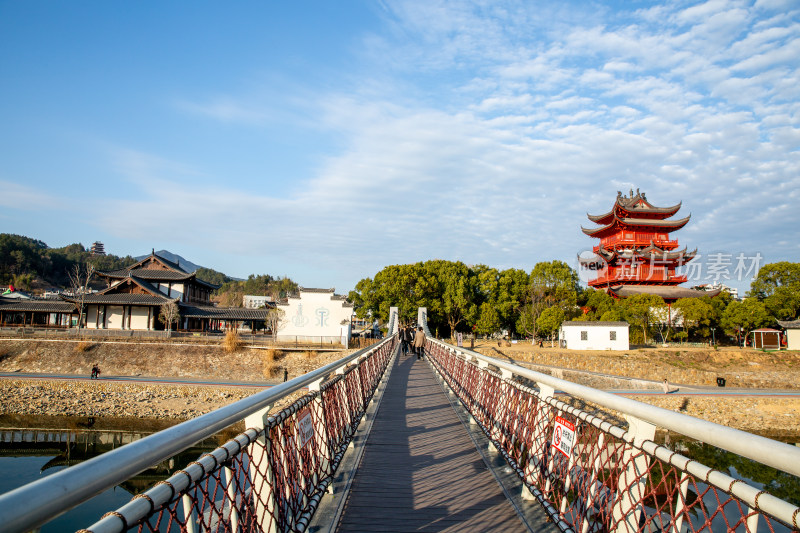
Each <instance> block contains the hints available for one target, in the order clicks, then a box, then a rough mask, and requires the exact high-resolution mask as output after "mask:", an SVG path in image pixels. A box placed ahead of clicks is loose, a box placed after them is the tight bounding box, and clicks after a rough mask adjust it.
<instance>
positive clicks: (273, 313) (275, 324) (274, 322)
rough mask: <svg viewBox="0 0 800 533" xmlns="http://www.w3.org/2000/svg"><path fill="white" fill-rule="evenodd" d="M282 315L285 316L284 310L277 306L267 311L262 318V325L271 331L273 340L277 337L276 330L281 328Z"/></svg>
mask: <svg viewBox="0 0 800 533" xmlns="http://www.w3.org/2000/svg"><path fill="white" fill-rule="evenodd" d="M284 316H286V312H285V311H284V310H283V309H278V308H277V307H276V308H274V309H270V310H269V311H267V316H266V317H265V318H264V325H265V326H266V327H267V329H269V330H270V331H271V332H272V340H273V341H274V340H276V339H277V338H278V330H279V329H281V326H282V325H283V319H284Z"/></svg>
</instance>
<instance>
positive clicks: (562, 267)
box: [517, 260, 580, 340]
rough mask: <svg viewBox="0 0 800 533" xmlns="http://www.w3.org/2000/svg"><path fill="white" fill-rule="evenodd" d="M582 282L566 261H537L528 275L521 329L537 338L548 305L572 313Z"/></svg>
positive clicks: (519, 325)
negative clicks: (543, 313) (542, 315)
mask: <svg viewBox="0 0 800 533" xmlns="http://www.w3.org/2000/svg"><path fill="white" fill-rule="evenodd" d="M579 290H580V285H579V282H578V274H577V273H576V272H575V271H574V270H573V269H572V268H570V266H569V265H567V264H566V263H564V262H563V261H558V260H555V261H550V262H541V263H537V264H536V265H535V266H534V267H533V270H531V275H530V277H529V281H528V286H527V288H526V291H525V298H524V303H523V305H522V308H521V312H520V318H519V320H518V321H517V327H518V330H521V331H520V333H522V332H524V333H525V334H527V335H531V336H532V337H533V339H534V340H535V338H536V335H537V333H538V324H537V321H538V320H539V316H540V315H541V314H542V312H543V311H544V310H545V309H547V308H548V307H552V306H558V307H560V308H561V309H562V310H563V311H564V314H565V315H566V314H568V313H569V312H571V311H572V310H573V309H574V307H575V303H576V302H577V299H578V291H579Z"/></svg>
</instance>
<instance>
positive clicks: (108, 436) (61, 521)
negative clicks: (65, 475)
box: [0, 417, 231, 533]
mask: <svg viewBox="0 0 800 533" xmlns="http://www.w3.org/2000/svg"><path fill="white" fill-rule="evenodd" d="M2 418H6V420H2V422H4V424H3V425H5V426H6V427H2V428H0V472H2V476H0V494H2V493H5V492H8V491H11V490H13V489H15V488H17V487H21V486H23V485H25V484H27V483H31V482H33V481H36V480H39V479H41V478H43V477H46V476H49V475H52V474H54V473H55V472H58V471H60V470H63V469H65V468H68V467H69V466H72V465H75V464H78V463H81V462H83V461H86V460H88V459H91V458H92V457H96V456H98V455H100V454H102V453H105V452H108V451H110V450H113V449H115V448H118V447H120V446H123V445H125V444H127V443H129V442H133V441H135V440H138V439H141V438H143V437H146V436H147V435H150V434H152V433H153V432H155V431H158V430H159V429H163V427H162V426H166V425H169V422H163V421H157V422H150V421H141V420H138V419H108V420H93V419H88V418H76V417H25V420H24V422H26V426H25V427H19V426H20V425H21V424H17V425H16V427H8V426H9V424H8V422H9V420H8V419H7V418H8V417H2ZM15 418H16V420H15V421H16V422H21V421H22V420H19V419H18V418H19V417H15ZM120 426H123V427H127V429H112V428H116V427H120ZM230 436H231V435H229V434H227V433H226V434H224V436H223V435H222V434H221V435H219V436H215V437H212V438H210V439H206V440H205V441H203V442H200V443H198V444H196V445H194V446H192V447H191V448H189V449H187V450H185V451H183V452H181V453H180V454H178V455H176V456H175V457H173V458H172V459H170V460H169V461H165V462H163V463H160V464H158V465H156V466H154V467H152V468H150V469H148V470H145V471H144V472H142V473H140V474H139V475H137V476H136V477H134V478H132V479H129V480H128V481H126V482H124V483H122V484H120V485H117V486H116V487H113V488H111V489H108V490H106V491H105V492H103V493H101V494H99V495H97V496H95V497H94V498H92V499H90V500H88V501H86V502H84V503H83V504H81V505H79V506H78V507H76V508H74V509H72V510H70V511H68V512H67V513H65V514H63V515H61V516H59V517H58V518H56V519H54V520H52V521H50V522H48V523H47V524H45V525H44V526H42V528H41V531H42V533H49V532H52V533H60V532H64V531H76V530H79V529H81V528H86V527H88V526H90V525H91V524H93V523H94V522H96V521H97V520H99V519H100V517H102V515H103V514H105V513H106V512H108V511H110V510H115V509H117V508H119V507H121V506H122V505H124V504H126V503H128V501H130V499H131V497H133V496H134V495H136V494H139V493H141V492H144V491H145V490H147V489H148V488H150V487H151V486H152V485H153V484H155V483H156V482H158V481H161V480H163V479H166V478H167V477H169V476H170V474H171V473H172V472H174V471H175V470H178V469H181V468H184V467H185V466H186V465H187V464H189V463H190V462H191V461H194V460H196V459H197V457H198V456H200V455H201V454H202V453H205V452H208V451H211V450H213V449H214V448H216V447H217V446H218V445H219V444H220V441H221V440H222V439H223V438H224V439H225V440H227V438H230Z"/></svg>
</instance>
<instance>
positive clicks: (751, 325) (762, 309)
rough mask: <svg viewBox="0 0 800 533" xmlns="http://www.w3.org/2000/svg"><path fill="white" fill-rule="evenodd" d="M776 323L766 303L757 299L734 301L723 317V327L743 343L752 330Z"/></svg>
mask: <svg viewBox="0 0 800 533" xmlns="http://www.w3.org/2000/svg"><path fill="white" fill-rule="evenodd" d="M774 321H775V319H774V318H773V317H772V316H770V314H769V311H767V307H766V306H765V305H764V302H761V301H759V300H758V299H756V298H745V299H744V300H742V301H741V302H737V301H735V300H734V301H732V302H731V303H730V305H728V307H727V309H725V313H724V314H723V315H722V321H721V326H722V327H723V328H724V329H725V332H726V333H728V334H729V335H734V336H735V337H736V340H737V341H738V342H739V343H741V342H742V341H743V339H744V337H746V336H747V334H748V333H749V332H750V331H751V330H753V329H757V328H761V327H764V326H769V325H770V324H772V323H773V322H774Z"/></svg>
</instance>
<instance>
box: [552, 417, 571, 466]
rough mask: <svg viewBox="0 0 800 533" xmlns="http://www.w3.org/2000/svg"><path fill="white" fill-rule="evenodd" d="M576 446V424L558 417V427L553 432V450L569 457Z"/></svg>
mask: <svg viewBox="0 0 800 533" xmlns="http://www.w3.org/2000/svg"><path fill="white" fill-rule="evenodd" d="M574 444H575V424H573V423H572V422H570V421H568V420H564V419H563V418H561V417H560V416H557V417H556V427H555V429H554V430H553V448H555V449H556V450H558V451H560V452H561V453H563V454H564V455H566V456H567V457H569V456H570V454H571V453H572V446H573V445H574Z"/></svg>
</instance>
